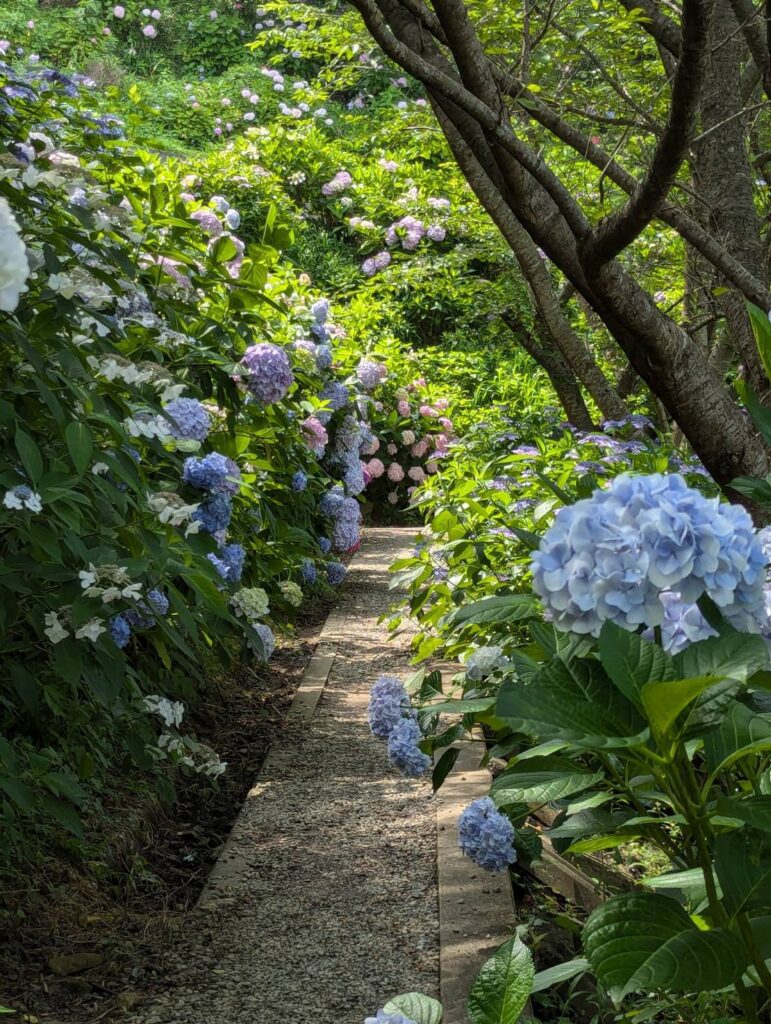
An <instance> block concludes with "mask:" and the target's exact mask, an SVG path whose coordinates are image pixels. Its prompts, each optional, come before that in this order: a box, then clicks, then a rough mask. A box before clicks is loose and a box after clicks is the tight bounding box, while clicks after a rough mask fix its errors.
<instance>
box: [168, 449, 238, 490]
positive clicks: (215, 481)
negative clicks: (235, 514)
mask: <svg viewBox="0 0 771 1024" xmlns="http://www.w3.org/2000/svg"><path fill="white" fill-rule="evenodd" d="M182 479H183V480H184V481H185V483H186V484H190V486H191V487H197V488H198V489H199V490H201V491H221V492H222V493H223V494H235V493H236V492H237V491H238V488H239V486H240V480H241V471H240V470H239V468H238V466H237V465H236V464H235V462H233V460H232V459H229V458H228V457H227V456H226V455H221V454H220V453H219V452H209V454H208V455H204V457H203V458H202V459H199V458H196V457H195V456H192V455H191V456H190V458H188V459H185V462H184V465H183V467H182Z"/></svg>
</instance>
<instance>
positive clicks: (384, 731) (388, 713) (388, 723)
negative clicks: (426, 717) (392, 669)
mask: <svg viewBox="0 0 771 1024" xmlns="http://www.w3.org/2000/svg"><path fill="white" fill-rule="evenodd" d="M410 711H411V705H410V698H409V696H408V695H407V690H406V689H405V686H404V683H403V682H402V681H401V679H399V678H397V677H396V676H380V677H379V678H378V679H377V682H376V683H375V685H374V686H373V687H372V689H371V690H370V695H369V708H368V711H367V718H368V721H369V727H370V730H371V732H372V735H373V736H379V737H380V739H384V740H386V739H388V736H389V734H390V732H391V730H392V729H393V727H394V726H395V725H397V723H399V722H400V721H401V720H402V718H404V717H405V716H407V715H409V714H410Z"/></svg>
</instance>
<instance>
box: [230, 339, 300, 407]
mask: <svg viewBox="0 0 771 1024" xmlns="http://www.w3.org/2000/svg"><path fill="white" fill-rule="evenodd" d="M241 363H242V365H243V366H245V367H246V369H247V370H248V371H249V376H248V377H247V379H246V383H247V386H248V388H249V390H250V391H251V393H252V394H253V395H254V397H255V398H256V399H257V400H258V401H260V402H262V403H264V404H265V405H271V404H272V403H273V402H279V401H280V400H281V399H282V398H283V397H284V396H285V395H286V393H287V391H288V390H289V388H290V387H291V385H292V381H293V380H294V375H293V374H292V366H291V364H290V362H289V356H288V355H287V354H286V352H285V351H284V349H283V348H279V346H278V345H273V344H272V343H271V342H268V341H263V342H260V344H259V345H252V346H251V347H250V348H248V349H247V350H246V352H245V353H244V355H243V358H242V359H241Z"/></svg>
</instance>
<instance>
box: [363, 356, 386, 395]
mask: <svg viewBox="0 0 771 1024" xmlns="http://www.w3.org/2000/svg"><path fill="white" fill-rule="evenodd" d="M387 376H388V368H387V367H385V366H384V365H383V364H382V363H377V362H375V361H374V360H373V359H367V358H366V357H364V358H363V359H361V360H360V361H359V365H358V366H357V367H356V379H357V380H358V382H359V384H360V385H361V386H362V388H363V389H364V390H365V391H374V390H375V388H376V387H377V386H378V384H381V383H382V382H383V381H384V380H385V379H386V377H387Z"/></svg>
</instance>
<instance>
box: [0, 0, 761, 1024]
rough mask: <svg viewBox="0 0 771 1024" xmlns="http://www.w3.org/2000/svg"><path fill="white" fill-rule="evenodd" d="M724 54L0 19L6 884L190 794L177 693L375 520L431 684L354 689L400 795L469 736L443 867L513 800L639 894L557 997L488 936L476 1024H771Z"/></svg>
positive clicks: (510, 11) (286, 618)
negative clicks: (625, 868) (142, 812)
mask: <svg viewBox="0 0 771 1024" xmlns="http://www.w3.org/2000/svg"><path fill="white" fill-rule="evenodd" d="M352 8H355V10H354V9H352ZM762 27H763V26H762V21H761V20H760V19H758V18H757V17H756V14H755V9H754V7H753V6H752V5H749V4H745V3H744V2H743V0H716V2H715V3H706V2H704V0H684V3H683V4H682V6H681V7H680V8H676V6H675V5H667V6H666V9H663V8H662V9H659V5H656V4H649V3H648V2H647V0H640V2H639V3H638V4H635V3H632V2H631V0H630V2H629V3H627V2H626V0H620V2H615V0H614V2H592V3H578V4H569V5H563V7H562V8H558V7H557V5H554V4H540V3H531V2H527V3H525V4H523V5H515V6H514V7H513V8H512V7H511V6H509V7H506V6H503V5H496V4H485V5H482V7H479V5H473V7H472V6H469V7H468V8H467V7H466V6H464V5H463V4H462V2H461V0H436V2H435V3H433V4H432V6H431V7H430V8H429V7H428V6H425V5H424V4H423V3H422V2H421V0H410V2H409V3H406V2H405V3H395V2H392V0H352V4H351V6H347V5H339V6H336V5H331V6H316V5H301V4H297V3H286V2H284V0H280V2H275V3H270V4H266V5H265V6H264V7H260V8H255V7H254V6H253V5H252V4H250V3H248V2H243V3H242V2H236V3H232V4H228V5H223V6H217V7H213V8H211V9H206V10H204V9H203V8H202V7H201V5H199V4H197V3H194V2H193V0H173V2H172V0H169V2H168V3H167V4H166V5H165V6H164V7H163V9H160V8H159V9H150V8H140V7H139V6H138V5H136V4H135V3H133V2H132V3H129V4H127V5H125V6H124V5H121V4H118V5H114V6H113V5H109V4H106V3H104V2H102V0H81V2H78V3H75V4H72V5H69V6H65V5H62V6H57V5H51V6H48V5H39V4H38V3H37V0H18V2H17V3H14V4H13V5H6V6H4V7H3V8H1V9H0V55H2V59H3V62H2V63H0V143H1V144H2V151H1V152H0V310H2V320H0V331H2V340H3V346H2V351H1V352H0V369H1V371H2V376H1V377H0V450H2V453H3V458H2V462H1V463H0V485H2V491H3V498H2V504H0V535H1V536H2V567H1V568H0V588H2V600H0V622H1V623H2V634H1V639H0V642H1V643H2V671H3V689H2V703H0V796H1V797H2V801H1V802H0V826H1V830H0V857H1V858H2V859H1V860H0V876H2V877H3V878H4V879H8V880H15V881H14V885H16V884H19V882H18V880H19V879H20V878H21V877H22V876H23V875H24V874H25V873H26V874H28V875H29V876H30V877H31V878H32V880H33V882H34V878H35V875H36V873H40V872H44V871H45V870H46V866H47V865H50V864H51V863H52V862H53V861H56V860H67V861H68V862H70V863H72V864H77V865H79V869H80V870H83V871H85V872H87V871H89V870H90V869H89V863H90V860H89V858H91V857H92V855H93V853H94V850H95V849H96V848H97V847H98V846H99V845H100V844H101V843H103V842H104V841H105V834H106V832H107V830H108V817H109V815H108V813H107V810H106V808H107V807H109V806H110V804H111V801H112V799H113V797H114V794H115V791H116V789H118V790H120V791H123V790H125V788H129V789H130V790H131V791H132V792H134V793H137V794H140V795H147V794H149V793H150V792H151V790H156V791H157V792H158V793H159V794H160V795H161V797H162V798H163V799H164V800H166V801H169V802H171V801H173V799H174V785H175V780H177V779H178V777H179V775H180V774H182V775H184V774H185V773H187V774H190V773H195V774H198V775H201V776H203V777H206V778H208V779H209V780H210V781H211V785H213V786H215V787H216V786H217V785H218V779H219V778H221V776H222V773H223V772H225V771H226V770H227V766H226V765H225V764H223V762H222V761H221V760H220V758H219V756H218V754H217V752H216V751H215V750H212V749H211V748H210V747H209V746H207V745H206V744H204V743H202V742H200V741H199V740H198V739H196V737H195V735H193V734H192V733H189V732H188V731H187V729H186V727H185V720H186V717H187V716H188V714H189V711H190V709H191V708H194V707H195V706H196V703H197V702H198V701H200V700H201V699H202V695H203V694H205V692H206V690H207V687H208V686H209V685H210V680H211V676H212V675H213V673H214V672H215V671H221V670H222V666H231V667H232V666H234V665H236V664H238V663H239V662H240V663H245V662H248V661H250V660H257V661H263V662H265V661H268V660H269V659H270V657H271V654H272V652H273V650H274V646H275V644H276V634H278V635H279V642H280V636H281V634H284V635H287V634H290V633H291V631H292V628H293V622H294V621H295V619H296V616H297V614H298V609H307V608H308V607H312V606H313V605H314V603H315V602H318V601H320V600H322V599H323V597H324V595H325V593H326V592H327V591H328V590H329V588H331V587H335V586H337V585H339V584H340V583H341V582H342V580H343V578H344V575H345V565H344V556H346V555H348V554H350V553H352V552H354V551H355V550H356V548H357V546H358V543H359V535H360V522H361V519H362V516H365V517H368V518H371V519H374V520H381V521H382V520H386V521H393V520H396V521H407V522H410V523H412V524H414V525H416V526H421V527H422V535H421V540H420V542H419V543H418V545H417V547H416V549H415V551H414V552H413V554H412V556H411V557H410V558H408V559H405V560H403V561H402V562H400V563H397V565H396V566H395V567H394V571H395V577H396V579H397V580H398V581H399V582H401V583H402V584H403V585H404V586H405V587H406V589H407V595H408V596H407V598H406V600H405V602H404V605H403V606H402V608H401V609H399V611H397V612H396V613H395V617H394V620H393V626H394V628H398V626H399V624H400V621H401V618H402V617H403V616H406V615H409V616H410V617H411V618H412V619H414V620H415V621H416V622H417V624H418V626H419V633H418V635H417V637H416V640H415V656H416V661H417V662H423V661H428V660H429V659H431V658H435V657H438V656H442V657H445V658H449V659H452V660H454V661H456V662H459V663H460V665H461V670H460V671H459V673H458V675H457V676H456V677H455V678H454V680H453V681H452V682H451V684H450V686H449V688H447V689H445V688H443V685H442V682H441V676H440V675H439V674H438V673H436V672H431V671H430V665H427V666H426V667H425V669H421V670H420V671H419V672H418V674H417V675H416V676H415V678H414V679H412V680H410V681H408V683H407V686H406V688H405V687H404V686H403V685H402V683H401V682H399V681H398V680H393V679H390V678H389V677H384V678H383V679H381V680H379V681H378V683H377V684H376V686H375V689H374V690H373V701H372V708H371V722H372V728H373V732H374V733H375V735H377V736H380V737H381V738H383V739H385V740H387V747H388V752H389V754H390V756H391V759H392V761H393V762H394V764H395V765H397V766H398V767H399V768H401V770H402V771H404V772H405V773H406V774H408V775H417V774H422V773H423V772H425V771H427V770H428V769H429V768H430V767H431V766H432V765H433V767H432V771H433V782H434V786H435V787H438V786H440V785H441V784H442V782H443V780H444V779H445V778H446V777H447V775H448V774H449V773H450V772H451V771H452V769H453V765H454V762H455V760H456V758H457V756H458V746H457V745H453V744H457V742H464V741H466V740H467V739H469V738H470V737H471V736H472V732H474V731H476V733H477V734H478V731H479V730H480V729H481V730H483V731H484V734H485V736H486V737H487V740H488V755H487V759H489V761H490V763H491V765H493V766H496V773H495V779H494V781H493V782H492V785H491V790H490V799H489V800H486V801H482V802H477V803H476V804H474V805H472V806H471V807H470V808H469V809H468V810H467V811H466V812H465V814H464V815H463V817H462V819H461V822H460V842H461V846H462V848H463V849H464V852H465V853H467V854H468V855H469V856H471V857H472V858H473V859H474V860H475V861H476V862H477V863H478V864H480V866H482V867H484V868H487V869H491V870H504V869H508V867H509V866H510V865H512V864H513V863H515V862H516V863H518V864H520V865H523V864H527V863H530V862H532V861H533V860H534V859H537V857H538V856H539V852H540V845H539V843H540V840H539V839H538V836H537V834H536V833H535V831H534V830H533V829H532V828H531V827H530V824H529V823H528V819H530V818H531V815H532V814H533V813H534V808H541V807H544V806H546V805H548V806H549V807H550V808H551V809H552V810H554V811H556V812H557V814H556V817H555V818H554V819H553V821H552V822H551V824H550V826H549V828H548V831H547V834H548V837H549V840H550V842H552V843H553V844H554V846H555V847H556V848H558V849H561V850H563V851H565V852H566V853H567V854H568V855H569V856H571V855H572V856H580V855H582V854H586V853H591V852H594V851H602V850H613V851H616V852H617V853H618V856H619V859H623V856H624V854H625V851H626V850H628V849H629V848H630V846H633V845H634V844H637V845H638V846H640V847H642V848H644V849H645V850H646V851H647V852H648V854H649V855H650V857H651V863H652V864H654V865H655V869H653V870H651V871H650V872H649V875H648V877H646V878H645V879H644V880H643V886H642V888H641V889H639V890H638V891H634V892H631V893H624V894H620V895H617V896H615V897H614V898H612V899H610V900H608V901H606V902H605V903H603V904H602V906H601V907H600V908H599V909H598V910H596V911H595V912H594V913H593V914H592V915H590V916H589V918H588V920H586V921H585V922H582V944H583V946H582V955H581V956H580V957H578V958H576V959H575V960H573V961H570V962H568V963H566V964H561V965H558V966H556V967H553V968H551V969H550V970H547V971H542V972H540V973H537V974H536V973H535V969H534V967H533V963H532V958H531V954H530V952H529V951H528V949H527V948H526V947H527V936H524V941H523V940H522V938H519V937H517V938H513V939H512V940H511V941H510V942H508V943H507V944H506V945H505V946H504V947H503V948H502V949H501V950H499V952H498V953H497V954H496V957H495V958H494V961H492V962H491V965H488V969H486V971H483V974H482V975H480V979H479V981H478V983H477V985H476V986H475V989H474V991H473V992H472V994H471V998H470V1013H471V1017H472V1020H473V1021H474V1024H482V1022H484V1024H488V1022H489V1021H492V1020H496V1021H498V1020H500V1021H506V1022H507V1024H508V1022H510V1024H515V1022H516V1021H517V1020H518V1019H519V1016H520V1013H521V1012H522V1009H523V1007H524V1005H525V1002H526V999H527V998H528V996H529V995H530V994H531V992H534V993H542V992H545V991H546V990H548V989H549V988H550V987H551V986H553V985H557V986H560V987H559V988H558V989H557V996H556V999H555V998H552V1001H551V1003H549V1002H548V999H547V1000H546V1001H544V1002H538V1000H536V1005H537V1008H538V1012H539V1014H541V1013H544V1014H547V1013H550V1014H551V1016H548V1017H546V1016H545V1017H544V1019H549V1020H553V1021H557V1020H559V1021H563V1020H576V1021H578V1020H589V1019H590V1017H589V1016H586V1015H585V1016H581V1015H580V1014H581V1012H585V1011H580V1010H578V1009H577V1010H575V1015H574V1010H573V1006H572V998H573V992H574V991H582V992H583V1003H582V1005H584V1006H585V1004H586V991H587V989H586V987H585V985H586V977H587V976H591V977H592V978H593V979H594V980H593V982H592V985H593V987H592V988H591V989H590V990H589V991H590V992H591V999H590V1002H591V1005H592V1007H593V1011H592V1012H594V1013H595V1015H594V1017H593V1018H591V1019H594V1020H598V1021H599V1020H602V1021H606V1020H632V1021H643V1020H660V1021H668V1022H676V1021H686V1020H687V1021H698V1022H699V1024H702V1022H703V1024H718V1022H722V1021H727V1020H740V1021H744V1022H745V1024H759V1022H761V1021H767V1020H769V1019H771V1016H770V1015H771V1003H770V1002H769V1000H771V975H770V974H769V966H768V961H769V960H771V945H770V942H771V938H770V937H769V922H770V921H771V916H769V915H770V914H771V889H769V883H768V876H769V870H770V869H769V865H770V864H771V859H770V858H769V854H770V853H771V851H769V849H768V845H769V844H768V832H769V823H768V821H767V820H766V818H767V817H768V802H769V799H771V797H770V796H769V793H770V792H771V789H770V788H769V787H770V786H771V782H770V781H769V779H770V778H771V776H770V775H769V772H770V771H771V769H770V767H769V751H771V717H769V712H768V700H767V690H768V688H769V679H771V676H770V675H769V663H768V648H767V640H768V638H769V636H771V629H769V626H768V611H767V608H766V602H767V588H768V587H769V584H768V582H767V572H768V568H767V566H768V562H769V550H770V549H771V544H770V543H769V540H768V536H767V531H765V530H763V529H761V527H762V526H763V524H764V523H765V522H766V520H767V508H768V507H771V491H770V490H769V484H770V483H771V475H769V477H766V474H767V473H768V472H769V469H771V462H770V461H769V454H768V452H769V446H768V445H769V442H770V441H771V416H770V415H769V412H768V409H767V406H766V405H765V402H766V401H767V399H768V391H769V372H768V371H769V367H771V328H769V324H768V318H767V316H766V311H767V310H768V309H769V308H770V307H771V298H769V294H768V288H767V283H766V282H767V278H768V273H767V262H768V261H767V217H766V212H767V211H766V205H767V197H766V192H767V185H766V182H765V179H764V178H763V177H762V173H763V168H764V167H765V164H766V162H767V160H768V151H767V147H768V138H767V135H768V129H767V124H766V121H765V119H764V117H763V112H764V110H765V106H766V102H767V101H766V99H765V96H766V90H767V88H768V83H769V81H770V80H771V75H769V67H771V58H769V54H768V43H767V41H766V36H765V33H764V32H763V31H762ZM512 40H513V41H514V43H515V45H512ZM378 46H379V49H378V48H376V47H378ZM764 478H765V479H764ZM729 499H730V500H733V501H734V502H735V503H734V504H729V503H728V502H729ZM739 501H745V502H746V503H747V506H748V509H749V511H748V510H747V509H746V508H745V507H743V506H742V505H741V504H739V503H738V502H739ZM750 513H752V516H753V517H754V522H753V519H752V518H751V515H750ZM9 888H13V886H9ZM582 985H583V986H584V988H583V989H581V986H582ZM576 986H578V988H576ZM651 993H653V995H651ZM542 998H544V997H542ZM555 1005H556V1006H557V1009H556V1011H555V1010H554V1007H555ZM552 1011H554V1012H552ZM440 1016H441V1008H440V1007H438V1005H437V1004H436V1003H435V1002H434V1001H433V1000H430V999H427V998H425V997H420V996H417V995H415V994H410V995H409V996H402V997H398V998H397V999H395V1000H394V1002H393V1003H391V1004H388V1005H387V1006H386V1007H385V1008H384V1009H383V1010H381V1011H379V1013H378V1017H377V1020H378V1021H384V1022H389V1021H391V1022H403V1021H407V1022H408V1024H438V1021H439V1020H440Z"/></svg>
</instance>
